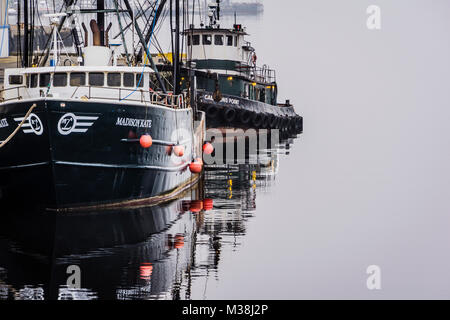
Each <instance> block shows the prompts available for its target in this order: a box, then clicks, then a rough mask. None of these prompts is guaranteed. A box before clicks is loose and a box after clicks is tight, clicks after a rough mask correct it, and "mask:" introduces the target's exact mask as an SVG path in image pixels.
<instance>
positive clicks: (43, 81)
mask: <svg viewBox="0 0 450 320" xmlns="http://www.w3.org/2000/svg"><path fill="white" fill-rule="evenodd" d="M49 83H50V73H41V74H39V87H41V88H45V87H48V85H49Z"/></svg>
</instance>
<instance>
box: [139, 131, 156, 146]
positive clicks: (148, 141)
mask: <svg viewBox="0 0 450 320" xmlns="http://www.w3.org/2000/svg"><path fill="white" fill-rule="evenodd" d="M139 142H140V144H141V147H142V148H144V149H147V148H150V147H151V146H152V144H153V140H152V137H151V136H150V135H149V134H144V135H143V136H141V138H140V139H139Z"/></svg>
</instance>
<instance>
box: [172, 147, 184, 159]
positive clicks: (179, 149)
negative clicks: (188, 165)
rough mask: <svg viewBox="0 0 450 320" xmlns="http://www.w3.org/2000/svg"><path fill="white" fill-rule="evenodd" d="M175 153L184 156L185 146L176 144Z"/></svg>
mask: <svg viewBox="0 0 450 320" xmlns="http://www.w3.org/2000/svg"><path fill="white" fill-rule="evenodd" d="M173 153H175V155H176V156H177V157H182V156H184V147H183V146H175V147H173Z"/></svg>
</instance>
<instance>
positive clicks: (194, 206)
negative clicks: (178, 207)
mask: <svg viewBox="0 0 450 320" xmlns="http://www.w3.org/2000/svg"><path fill="white" fill-rule="evenodd" d="M189 210H190V211H191V212H193V213H197V212H200V211H202V210H203V202H202V201H200V200H193V201H191V204H190V206H189Z"/></svg>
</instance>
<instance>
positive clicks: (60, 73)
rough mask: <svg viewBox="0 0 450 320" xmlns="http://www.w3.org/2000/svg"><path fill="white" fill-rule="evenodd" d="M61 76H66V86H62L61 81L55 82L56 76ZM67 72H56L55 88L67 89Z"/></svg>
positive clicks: (54, 75) (54, 74)
mask: <svg viewBox="0 0 450 320" xmlns="http://www.w3.org/2000/svg"><path fill="white" fill-rule="evenodd" d="M60 75H64V76H65V78H63V79H65V83H64V85H60V82H59V81H55V80H56V78H55V77H56V76H60ZM67 80H68V79H67V72H55V73H53V86H54V87H57V88H63V87H67Z"/></svg>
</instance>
